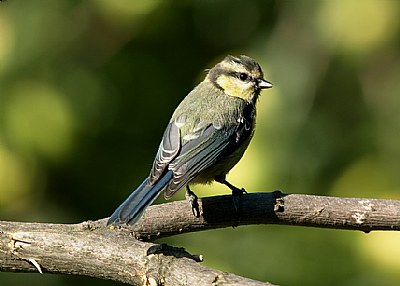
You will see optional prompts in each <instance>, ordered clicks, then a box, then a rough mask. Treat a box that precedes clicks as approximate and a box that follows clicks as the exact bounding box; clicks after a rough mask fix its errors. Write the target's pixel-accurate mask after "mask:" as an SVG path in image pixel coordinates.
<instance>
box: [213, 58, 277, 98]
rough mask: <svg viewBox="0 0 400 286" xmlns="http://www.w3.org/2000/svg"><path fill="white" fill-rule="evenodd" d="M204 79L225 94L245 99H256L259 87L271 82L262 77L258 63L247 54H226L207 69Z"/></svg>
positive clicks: (267, 85)
mask: <svg viewBox="0 0 400 286" xmlns="http://www.w3.org/2000/svg"><path fill="white" fill-rule="evenodd" d="M206 80H209V81H210V82H212V83H213V84H214V85H215V86H216V87H217V88H219V89H221V90H223V91H224V92H225V93H226V94H227V95H229V96H234V97H239V98H242V99H244V100H246V101H253V100H254V99H256V98H257V97H258V96H259V94H260V91H261V89H264V88H270V87H272V84H271V83H269V82H268V81H266V80H265V79H264V74H263V72H262V70H261V67H260V65H259V64H258V63H257V62H256V61H255V60H253V59H252V58H250V57H248V56H239V57H234V56H230V55H229V56H227V57H226V58H225V59H224V60H223V61H222V62H220V63H218V64H217V65H215V67H213V68H212V69H210V70H209V72H208V75H207V77H206Z"/></svg>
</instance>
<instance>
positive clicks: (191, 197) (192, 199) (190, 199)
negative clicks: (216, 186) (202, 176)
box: [185, 187, 200, 218]
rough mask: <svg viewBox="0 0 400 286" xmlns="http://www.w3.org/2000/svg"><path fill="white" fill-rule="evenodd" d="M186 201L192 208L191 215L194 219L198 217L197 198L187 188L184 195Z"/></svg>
mask: <svg viewBox="0 0 400 286" xmlns="http://www.w3.org/2000/svg"><path fill="white" fill-rule="evenodd" d="M185 197H186V200H187V201H188V202H189V204H190V207H191V208H192V213H193V215H194V216H195V217H197V218H198V217H200V209H199V202H198V198H197V196H196V194H195V193H193V192H192V191H191V190H190V189H189V188H188V187H187V188H186V194H185Z"/></svg>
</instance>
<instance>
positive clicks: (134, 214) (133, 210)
mask: <svg viewBox="0 0 400 286" xmlns="http://www.w3.org/2000/svg"><path fill="white" fill-rule="evenodd" d="M172 175H173V174H172V171H168V172H167V173H165V174H164V176H162V177H161V178H160V179H159V180H158V181H157V182H156V183H155V184H154V185H148V184H147V182H148V178H146V179H145V180H144V181H143V183H142V184H141V185H140V186H139V187H137V188H136V190H134V191H133V192H132V193H131V194H130V195H129V197H128V198H127V199H126V200H125V201H124V202H123V203H122V204H121V205H120V206H119V207H118V208H117V209H116V210H115V211H114V213H113V214H112V215H111V217H110V218H109V219H108V222H107V226H108V225H112V224H124V223H127V224H134V223H136V222H137V221H138V220H139V219H140V217H141V216H142V215H143V213H144V211H145V209H146V208H147V207H148V206H149V205H151V204H152V203H153V202H154V200H155V199H156V198H157V197H158V196H159V194H160V193H161V191H162V190H163V189H164V188H165V187H166V186H167V184H168V183H169V182H170V180H171V179H172Z"/></svg>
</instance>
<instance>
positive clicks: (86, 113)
mask: <svg viewBox="0 0 400 286" xmlns="http://www.w3.org/2000/svg"><path fill="white" fill-rule="evenodd" d="M399 21H400V2H398V1H390V0H387V1H386V0H378V1H374V0H365V1H357V0H333V1H263V0H259V1H239V0H234V1H228V0H225V1H211V0H207V1H167V0H163V1H161V0H159V1H156V0H149V1H128V0H113V1H108V0H88V1H73V0H59V1H50V0H48V1H45V0H31V1H21V0H15V1H13V0H9V1H3V2H0V217H1V219H2V220H16V221H21V220H22V221H41V222H62V223H74V222H80V221H83V220H87V219H97V218H102V217H105V216H108V215H109V214H110V213H111V212H112V211H113V210H114V209H115V207H116V206H117V205H118V204H119V203H120V202H121V201H122V200H123V199H124V198H125V197H126V196H127V195H128V193H129V192H130V191H131V190H132V189H133V188H134V187H135V186H136V185H138V184H139V183H140V182H141V181H142V179H143V178H144V177H145V176H147V173H148V172H149V168H150V166H151V163H152V160H153V157H154V155H155V152H156V150H157V147H158V144H159V140H160V138H161V136H162V133H163V130H164V128H165V126H166V124H167V121H168V119H169V117H170V115H171V114H172V112H173V110H174V108H175V107H176V106H177V104H178V103H179V102H180V101H181V99H182V98H183V97H184V96H185V95H186V94H187V92H189V91H190V90H191V89H192V88H193V87H194V85H196V84H197V83H198V82H199V81H201V80H202V78H203V77H204V72H203V70H204V69H206V68H209V67H211V66H213V64H215V63H216V62H217V61H219V60H221V59H222V58H223V57H224V56H225V55H226V54H228V53H229V54H234V55H238V54H247V55H250V56H252V57H254V58H255V59H257V60H258V61H259V62H260V64H261V65H262V67H263V69H264V72H265V74H266V78H267V79H268V80H269V81H271V82H272V83H273V84H274V87H273V89H271V90H268V91H266V92H264V93H263V95H262V97H261V99H260V102H259V113H258V126H257V132H256V135H255V138H254V140H253V142H252V144H251V146H250V148H249V150H248V152H247V153H246V155H245V157H244V159H243V160H242V161H241V163H240V164H239V165H238V166H237V167H235V169H234V170H233V171H232V172H231V174H230V176H229V179H230V181H232V182H233V183H234V184H236V185H239V186H243V187H245V188H246V189H247V190H248V191H250V192H257V191H272V190H275V189H281V190H282V191H284V192H288V193H307V194H319V195H333V196H349V197H374V198H392V199H399V198H400V194H399V186H400V179H399V178H400V177H399V176H398V174H399V171H400V160H399V159H400V132H399V131H400V130H399V129H400V127H399V126H400V80H399V78H400V49H399V44H400V42H399V41H400V37H399V36H400V34H399V26H400V23H399ZM194 190H195V192H196V193H197V194H198V195H200V196H210V195H214V194H224V193H229V191H228V190H227V189H226V188H224V187H223V186H218V185H217V184H214V185H213V186H211V187H210V186H197V187H195V188H194ZM182 193H183V192H182ZM174 199H183V194H178V195H177V196H176V198H174ZM162 201H163V199H162V198H161V199H159V200H158V202H162ZM166 215H167V214H166ZM399 239H400V237H399V234H398V233H379V232H377V233H371V234H363V233H355V232H350V231H335V230H321V229H311V228H301V227H285V226H251V227H239V228H237V229H225V230H215V231H207V232H203V233H195V234H187V235H180V236H176V237H172V238H169V239H164V240H163V242H166V243H169V244H172V245H175V246H183V247H185V248H187V250H188V251H189V252H191V253H197V254H203V255H204V256H205V262H204V264H205V265H208V266H210V267H215V268H218V269H221V270H225V271H229V272H233V273H236V274H239V275H244V276H247V277H251V278H253V279H259V280H263V281H270V282H273V283H278V284H282V285H305V284H308V285H321V284H324V285H398V283H399V281H400V244H399ZM0 281H1V282H2V283H1V284H2V285H20V284H21V283H24V282H26V281H29V282H30V284H31V285H41V286H43V285H80V284H81V285H116V284H117V283H114V282H109V281H98V280H94V279H90V278H80V277H70V276H68V277H66V276H61V275H58V276H57V275H38V274H10V273H0Z"/></svg>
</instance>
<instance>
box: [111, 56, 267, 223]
mask: <svg viewBox="0 0 400 286" xmlns="http://www.w3.org/2000/svg"><path fill="white" fill-rule="evenodd" d="M271 87H272V84H271V83H270V82H268V81H267V80H265V79H264V74H263V71H262V69H261V67H260V65H259V64H258V63H257V62H256V61H255V60H254V59H252V58H250V57H248V56H246V55H240V56H232V55H227V56H226V57H225V58H224V59H223V60H222V61H221V62H219V63H217V64H216V65H215V66H214V67H213V68H211V69H209V70H207V74H206V76H205V78H204V80H203V81H202V82H200V83H199V84H198V85H197V86H196V87H195V88H194V89H193V90H192V91H191V92H189V93H188V94H187V95H186V97H185V98H184V99H183V100H182V101H181V103H180V104H179V105H178V107H177V108H176V109H175V111H174V113H173V114H172V117H171V119H170V121H169V123H168V125H167V127H166V129H165V131H164V135H163V137H162V140H161V143H160V145H159V148H158V151H157V154H156V157H155V159H154V162H153V165H152V167H151V170H150V174H149V176H148V177H147V178H146V179H145V180H144V181H143V182H142V183H141V184H140V185H139V186H138V187H137V188H136V189H135V190H134V191H133V192H132V193H131V194H130V195H129V197H128V198H127V199H126V200H125V201H124V202H123V203H122V204H121V205H120V206H119V207H118V208H117V209H116V210H115V211H114V213H113V214H112V215H111V216H110V218H109V219H108V222H107V226H110V225H122V224H129V225H133V224H135V223H136V222H137V221H138V220H139V219H140V217H141V216H142V215H143V213H144V211H145V209H146V208H147V207H148V206H149V205H151V204H152V203H153V202H154V200H155V199H156V198H157V197H158V196H159V195H160V193H161V192H162V191H164V197H165V199H169V198H171V196H172V195H174V194H175V193H176V192H177V191H179V190H180V189H182V188H183V187H186V198H187V199H188V200H189V202H190V204H191V206H192V211H193V214H194V215H195V216H199V210H198V203H197V196H196V195H195V194H194V193H193V192H192V191H191V190H190V186H189V185H193V184H209V183H212V182H213V181H216V182H219V183H221V184H224V185H226V186H227V187H228V188H230V189H231V191H232V196H237V195H241V194H243V193H245V192H246V191H245V190H244V189H243V188H242V189H240V188H238V187H235V186H234V185H232V184H230V183H229V182H228V181H227V180H226V175H227V174H228V172H229V171H230V170H231V169H232V168H233V167H234V166H235V165H236V164H237V163H238V162H239V160H240V159H241V158H242V156H243V154H244V152H245V150H246V149H247V147H248V145H249V143H250V140H251V139H252V137H253V134H254V131H255V119H256V104H257V101H258V99H259V96H260V93H261V90H263V89H268V88H271ZM234 205H235V208H237V201H236V200H234ZM165 215H168V214H165Z"/></svg>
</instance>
